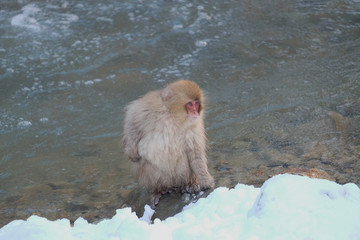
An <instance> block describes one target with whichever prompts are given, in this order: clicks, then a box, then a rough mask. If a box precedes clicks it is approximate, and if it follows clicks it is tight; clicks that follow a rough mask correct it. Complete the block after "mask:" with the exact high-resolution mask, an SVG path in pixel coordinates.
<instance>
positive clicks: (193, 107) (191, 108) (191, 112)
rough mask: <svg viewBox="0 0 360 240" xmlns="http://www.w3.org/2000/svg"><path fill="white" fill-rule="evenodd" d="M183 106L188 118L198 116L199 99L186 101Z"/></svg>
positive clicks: (191, 118) (193, 118)
mask: <svg viewBox="0 0 360 240" xmlns="http://www.w3.org/2000/svg"><path fill="white" fill-rule="evenodd" d="M185 106H186V110H187V113H188V117H189V119H190V120H192V121H194V120H196V119H197V118H198V117H199V109H200V101H199V100H194V101H191V102H188V103H187V104H186V105H185Z"/></svg>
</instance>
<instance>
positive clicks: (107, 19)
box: [0, 0, 360, 226]
mask: <svg viewBox="0 0 360 240" xmlns="http://www.w3.org/2000/svg"><path fill="white" fill-rule="evenodd" d="M359 52H360V2H359V1H335V0H332V1H271V2H264V1H235V0H229V1H221V2H220V1H207V2H203V1H185V0H184V1H141V0H137V1H121V2H119V1H114V0H108V1H101V2H98V1H82V0H80V1H64V0H63V1H39V2H36V1H27V0H22V1H18V2H15V3H14V1H2V2H1V3H0V152H1V155H0V214H1V216H2V218H1V222H0V225H1V226H2V225H4V224H6V223H7V222H9V221H11V220H13V219H19V218H26V217H28V216H30V215H32V214H38V215H41V216H46V217H48V218H50V219H55V218H60V217H67V218H70V219H72V220H75V219H76V218H77V217H79V216H83V217H85V218H87V219H89V220H90V221H96V220H100V219H102V218H106V217H111V216H112V215H113V214H115V209H117V208H120V207H124V206H131V207H133V208H134V209H135V210H136V211H137V212H141V209H142V207H143V204H144V203H145V202H146V201H148V196H147V194H146V192H145V191H144V190H143V189H140V188H139V187H138V186H137V185H136V182H135V179H134V177H133V176H132V173H131V170H130V169H131V168H130V164H129V162H128V161H127V159H126V157H125V156H124V154H123V149H122V143H121V133H122V129H121V125H122V119H123V113H124V112H123V108H124V106H125V105H126V104H127V103H128V102H129V101H131V100H133V99H135V98H137V97H138V96H140V95H142V94H144V93H146V92H147V91H149V90H153V89H157V88H161V87H163V86H164V85H165V84H166V83H168V82H171V81H173V80H176V79H178V78H186V79H191V80H193V81H196V82H197V83H198V84H199V85H200V86H201V87H202V88H203V89H204V91H206V93H207V100H208V102H207V114H206V121H205V122H206V130H207V135H208V139H209V150H208V157H209V167H210V171H211V173H212V175H213V176H214V177H215V179H216V183H217V186H228V187H231V186H233V185H235V184H236V183H238V182H241V183H244V184H254V185H256V186H259V185H261V184H262V183H263V182H264V181H265V180H266V179H267V178H268V177H269V176H271V175H273V174H276V173H279V172H282V171H284V170H287V169H292V168H318V169H322V170H325V171H326V172H327V173H329V174H330V175H331V176H332V177H334V178H335V180H336V181H337V182H339V183H345V182H354V183H356V184H358V185H359V184H360V180H359V179H360V161H359V158H360V145H359V143H360V123H359V122H360V121H359V118H360V70H359V69H360V61H359ZM206 194H207V193H205V194H204V195H206ZM191 199H192V197H191V196H178V195H176V194H173V195H169V196H166V197H165V198H164V199H162V202H160V203H163V204H162V206H163V207H161V204H160V205H159V208H158V211H157V214H158V215H157V216H158V217H162V218H163V217H166V216H169V215H171V214H174V213H175V212H178V211H180V210H181V207H182V206H183V205H184V204H185V203H187V202H189V201H191ZM139 209H140V210H139Z"/></svg>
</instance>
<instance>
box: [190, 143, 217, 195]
mask: <svg viewBox="0 0 360 240" xmlns="http://www.w3.org/2000/svg"><path fill="white" fill-rule="evenodd" d="M191 145H192V146H191ZM191 145H190V146H189V145H188V147H187V157H188V160H189V164H190V168H191V170H192V172H193V174H194V175H195V177H196V180H197V183H198V185H200V188H201V189H207V188H213V187H214V185H215V183H214V179H213V177H212V176H211V175H210V173H209V171H208V167H207V158H206V154H205V149H204V148H202V147H201V146H200V145H199V144H197V142H196V141H194V142H193V144H191Z"/></svg>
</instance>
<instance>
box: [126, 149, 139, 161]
mask: <svg viewBox="0 0 360 240" xmlns="http://www.w3.org/2000/svg"><path fill="white" fill-rule="evenodd" d="M128 155H129V158H130V160H131V161H132V162H138V161H140V160H141V156H140V155H139V153H138V151H131V152H130V153H129V154H128Z"/></svg>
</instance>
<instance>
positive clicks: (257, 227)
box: [0, 174, 360, 240]
mask: <svg viewBox="0 0 360 240" xmlns="http://www.w3.org/2000/svg"><path fill="white" fill-rule="evenodd" d="M160 204H161V202H160ZM153 213H154V211H153V210H151V209H150V208H149V207H147V206H146V207H145V213H144V216H143V217H142V218H140V219H139V218H138V217H137V216H136V214H135V213H134V212H131V209H130V208H124V209H119V210H117V212H116V215H115V216H114V217H113V218H112V219H109V220H103V221H101V222H100V223H98V224H89V223H88V222H87V221H86V220H84V219H82V218H79V219H78V220H76V221H75V224H74V227H71V226H70V221H69V220H67V219H62V220H57V221H49V220H47V219H45V218H41V217H38V216H32V217H30V218H29V219H28V220H26V221H23V220H15V221H12V222H11V223H9V224H8V225H6V226H4V227H3V228H2V229H0V239H36V240H39V239H159V238H161V239H327V240H328V239H360V189H359V188H358V186H356V185H355V184H352V183H349V184H345V185H339V184H336V183H334V182H330V181H328V180H322V179H310V178H308V177H301V176H294V175H287V174H285V175H278V176H275V177H273V178H271V179H269V180H268V181H266V182H265V183H264V185H263V186H262V187H261V189H259V188H254V187H252V186H246V185H243V184H238V185H237V186H236V187H235V188H234V189H228V188H225V187H219V188H217V189H215V190H214V191H213V192H212V193H211V194H210V195H209V196H208V197H207V198H204V199H200V200H198V201H197V202H196V203H193V204H190V205H188V206H186V207H185V208H184V209H183V211H182V212H181V213H179V214H177V215H175V216H173V217H169V218H167V219H166V220H164V221H160V220H159V219H156V220H155V221H154V223H150V219H151V216H152V215H153Z"/></svg>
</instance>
